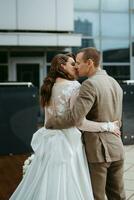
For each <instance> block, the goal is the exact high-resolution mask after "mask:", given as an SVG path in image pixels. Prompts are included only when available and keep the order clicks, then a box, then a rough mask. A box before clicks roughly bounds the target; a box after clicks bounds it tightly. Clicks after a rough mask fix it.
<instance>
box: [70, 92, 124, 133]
mask: <svg viewBox="0 0 134 200" xmlns="http://www.w3.org/2000/svg"><path fill="white" fill-rule="evenodd" d="M77 95H78V91H77V92H76V93H74V94H73V95H72V96H71V99H70V108H72V107H73V104H74V103H75V100H76V97H77ZM76 126H77V127H78V128H79V129H80V130H82V131H88V132H105V131H107V132H112V133H114V134H115V135H117V136H120V130H119V126H118V121H115V122H95V121H90V120H87V119H86V118H84V119H83V120H82V121H81V123H80V124H76Z"/></svg>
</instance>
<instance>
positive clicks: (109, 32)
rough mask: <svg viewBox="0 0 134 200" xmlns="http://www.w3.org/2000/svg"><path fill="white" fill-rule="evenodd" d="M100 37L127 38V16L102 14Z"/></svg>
mask: <svg viewBox="0 0 134 200" xmlns="http://www.w3.org/2000/svg"><path fill="white" fill-rule="evenodd" d="M102 35H103V36H111V37H128V35H129V16H128V14H127V13H103V14H102Z"/></svg>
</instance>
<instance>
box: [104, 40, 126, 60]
mask: <svg viewBox="0 0 134 200" xmlns="http://www.w3.org/2000/svg"><path fill="white" fill-rule="evenodd" d="M102 49H103V62H130V53H129V41H128V40H118V39H117V40H102Z"/></svg>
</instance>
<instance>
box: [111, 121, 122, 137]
mask: <svg viewBox="0 0 134 200" xmlns="http://www.w3.org/2000/svg"><path fill="white" fill-rule="evenodd" d="M109 129H110V132H112V134H114V135H116V136H118V137H120V136H121V131H120V127H119V122H118V121H113V122H109Z"/></svg>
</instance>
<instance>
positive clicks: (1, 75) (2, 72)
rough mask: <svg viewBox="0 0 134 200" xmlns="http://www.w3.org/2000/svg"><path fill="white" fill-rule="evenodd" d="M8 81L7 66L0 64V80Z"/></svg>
mask: <svg viewBox="0 0 134 200" xmlns="http://www.w3.org/2000/svg"><path fill="white" fill-rule="evenodd" d="M6 81H8V66H7V65H0V82H6Z"/></svg>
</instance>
